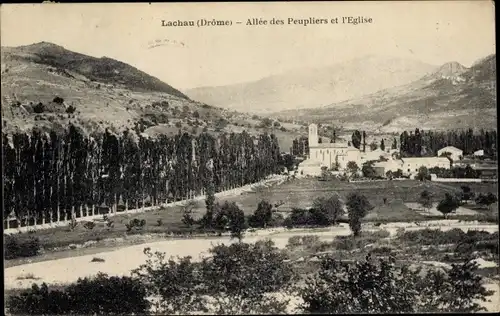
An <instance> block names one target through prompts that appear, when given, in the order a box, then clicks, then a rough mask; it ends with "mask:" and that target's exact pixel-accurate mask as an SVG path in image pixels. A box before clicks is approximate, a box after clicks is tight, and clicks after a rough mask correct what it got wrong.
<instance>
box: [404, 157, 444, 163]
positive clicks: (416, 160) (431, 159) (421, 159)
mask: <svg viewBox="0 0 500 316" xmlns="http://www.w3.org/2000/svg"><path fill="white" fill-rule="evenodd" d="M401 160H402V161H403V162H404V163H425V162H443V163H450V160H449V159H448V158H446V157H408V158H401Z"/></svg>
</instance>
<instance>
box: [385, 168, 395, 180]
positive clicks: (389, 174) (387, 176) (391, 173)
mask: <svg viewBox="0 0 500 316" xmlns="http://www.w3.org/2000/svg"><path fill="white" fill-rule="evenodd" d="M385 177H386V178H387V179H389V180H392V179H394V173H393V172H392V171H391V170H389V171H387V172H386V173H385Z"/></svg>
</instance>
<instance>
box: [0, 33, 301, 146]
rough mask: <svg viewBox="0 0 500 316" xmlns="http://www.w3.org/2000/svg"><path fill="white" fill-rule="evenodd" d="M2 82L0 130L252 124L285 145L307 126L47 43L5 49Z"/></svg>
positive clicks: (152, 131) (168, 130)
mask: <svg viewBox="0 0 500 316" xmlns="http://www.w3.org/2000/svg"><path fill="white" fill-rule="evenodd" d="M1 88H2V90H1V101H2V103H1V111H2V112H1V113H2V132H9V131H29V130H31V128H33V127H36V128H37V129H40V130H42V131H57V130H61V129H62V128H65V127H66V126H67V125H68V124H70V123H71V124H74V125H76V126H78V127H80V128H81V129H82V130H84V131H86V132H88V133H91V132H94V131H98V130H101V131H102V130H104V129H106V128H108V129H109V130H110V131H112V132H116V133H119V132H122V131H123V130H124V129H126V128H136V127H138V128H139V130H141V131H143V132H144V133H146V134H148V135H158V134H166V135H173V134H177V133H178V132H179V131H182V132H187V133H192V134H198V133H200V132H202V131H207V132H209V133H211V134H218V133H222V132H228V133H230V132H242V131H243V130H246V131H247V132H248V133H250V134H251V135H257V134H260V133H263V132H274V133H275V135H276V137H277V138H278V140H279V142H280V146H281V147H282V148H283V150H288V148H289V147H290V146H291V143H292V140H293V138H295V137H298V136H300V135H301V134H303V133H304V132H305V130H301V126H298V125H295V124H281V125H280V124H278V123H279V122H274V126H279V128H278V127H276V128H272V127H271V128H269V127H261V123H262V120H263V118H262V117H258V116H253V117H252V116H250V115H248V114H244V113H237V112H234V111H228V110H226V109H222V108H218V107H214V106H210V105H207V104H203V103H200V102H196V101H193V100H190V99H189V98H188V97H187V96H186V95H184V94H183V93H181V92H180V91H179V90H177V89H175V88H174V87H172V86H170V85H168V84H167V83H164V82H162V81H160V80H159V79H156V78H154V77H152V76H150V75H148V74H146V73H144V72H142V71H140V70H138V69H136V68H134V67H132V66H130V65H128V64H126V63H123V62H120V61H117V60H114V59H111V58H107V57H102V58H95V57H91V56H87V55H83V54H80V53H76V52H72V51H69V50H67V49H65V48H64V47H61V46H58V45H55V44H51V43H46V42H42V43H38V44H33V45H28V46H20V47H2V48H1ZM271 123H273V122H272V121H271Z"/></svg>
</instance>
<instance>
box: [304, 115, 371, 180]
mask: <svg viewBox="0 0 500 316" xmlns="http://www.w3.org/2000/svg"><path fill="white" fill-rule="evenodd" d="M349 161H354V162H356V164H357V165H358V167H360V168H361V165H362V164H363V157H362V154H361V151H360V150H359V149H357V148H355V147H353V146H349V144H348V143H347V142H338V143H320V142H319V136H318V125H316V124H310V125H309V155H308V157H307V159H306V160H304V161H303V162H302V163H300V164H299V172H300V173H302V174H303V175H320V174H321V168H322V167H326V168H327V169H328V170H345V169H346V168H347V163H348V162H349Z"/></svg>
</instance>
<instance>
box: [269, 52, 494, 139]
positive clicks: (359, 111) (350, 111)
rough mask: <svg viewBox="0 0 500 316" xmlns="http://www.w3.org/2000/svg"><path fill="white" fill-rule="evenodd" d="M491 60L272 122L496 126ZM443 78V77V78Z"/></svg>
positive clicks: (453, 66)
mask: <svg viewBox="0 0 500 316" xmlns="http://www.w3.org/2000/svg"><path fill="white" fill-rule="evenodd" d="M495 60H496V57H495V56H494V55H489V56H487V57H485V58H482V59H480V60H478V62H476V63H474V64H473V66H471V67H470V68H466V67H464V66H462V65H460V64H458V63H453V62H451V63H445V64H443V65H441V66H440V67H438V68H437V69H436V71H434V72H433V73H431V74H429V75H426V76H423V77H422V78H420V79H418V80H415V81H413V82H411V83H409V84H405V85H401V86H397V87H392V88H388V89H383V90H380V91H377V92H375V93H372V94H367V95H365V96H363V97H361V98H356V99H351V100H348V101H344V102H339V103H331V104H329V105H328V106H324V107H321V108H310V109H304V110H302V111H288V112H284V111H282V112H277V113H273V114H271V116H274V117H277V118H280V119H296V118H297V117H299V116H302V117H304V116H305V117H308V118H309V119H310V120H316V121H321V122H332V121H336V123H337V124H347V125H350V126H353V125H354V124H355V123H356V121H357V122H358V124H359V123H361V122H360V120H363V124H364V125H369V126H370V128H372V129H373V130H380V131H391V130H395V129H404V128H415V127H419V128H421V127H422V126H427V127H428V128H437V129H441V128H444V129H446V128H450V127H452V126H458V127H459V126H462V127H470V126H482V125H487V126H488V127H492V126H495V128H496V112H495V111H496V90H495V88H496V62H495ZM444 74H448V76H446V75H444Z"/></svg>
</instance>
